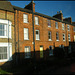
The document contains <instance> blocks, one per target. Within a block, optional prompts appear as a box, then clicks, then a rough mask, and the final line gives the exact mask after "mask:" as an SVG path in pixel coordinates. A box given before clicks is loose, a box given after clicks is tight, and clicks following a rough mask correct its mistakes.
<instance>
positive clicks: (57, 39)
mask: <svg viewBox="0 0 75 75" xmlns="http://www.w3.org/2000/svg"><path fill="white" fill-rule="evenodd" d="M56 41H59V33H58V32H56Z"/></svg>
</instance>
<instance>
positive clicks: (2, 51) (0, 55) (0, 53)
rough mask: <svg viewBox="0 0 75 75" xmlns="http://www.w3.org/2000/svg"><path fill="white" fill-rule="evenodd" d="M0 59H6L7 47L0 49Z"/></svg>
mask: <svg viewBox="0 0 75 75" xmlns="http://www.w3.org/2000/svg"><path fill="white" fill-rule="evenodd" d="M0 59H7V47H0Z"/></svg>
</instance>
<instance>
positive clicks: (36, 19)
mask: <svg viewBox="0 0 75 75" xmlns="http://www.w3.org/2000/svg"><path fill="white" fill-rule="evenodd" d="M35 24H36V25H38V24H39V20H38V17H35Z"/></svg>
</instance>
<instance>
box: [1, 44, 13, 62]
mask: <svg viewBox="0 0 75 75" xmlns="http://www.w3.org/2000/svg"><path fill="white" fill-rule="evenodd" d="M8 44H9V46H8ZM0 47H7V59H1V60H0V62H6V61H11V60H12V43H0ZM8 47H10V50H8Z"/></svg>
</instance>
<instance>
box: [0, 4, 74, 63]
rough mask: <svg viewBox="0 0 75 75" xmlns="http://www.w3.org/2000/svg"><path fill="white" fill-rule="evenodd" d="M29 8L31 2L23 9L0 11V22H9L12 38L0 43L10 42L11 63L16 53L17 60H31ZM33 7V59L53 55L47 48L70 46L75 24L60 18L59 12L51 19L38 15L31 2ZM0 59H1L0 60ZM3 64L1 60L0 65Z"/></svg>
mask: <svg viewBox="0 0 75 75" xmlns="http://www.w3.org/2000/svg"><path fill="white" fill-rule="evenodd" d="M29 6H31V3H30V4H29V5H27V6H26V7H25V8H20V7H16V6H13V5H12V9H13V11H11V12H10V11H9V10H5V9H3V10H0V13H1V15H0V19H5V20H10V21H11V22H12V27H11V29H12V31H11V36H12V39H9V40H7V39H6V38H0V42H1V43H3V42H11V43H12V60H13V59H14V58H16V59H17V56H16V55H15V56H14V54H15V53H19V58H20V60H22V59H27V58H33V53H34V49H33V44H34V42H33V25H32V9H31V7H29ZM33 8H34V10H33V11H34V36H35V52H36V59H40V58H45V57H49V56H53V53H52V54H51V53H50V49H51V50H53V49H54V47H61V45H63V47H66V46H69V42H74V41H75V40H74V39H75V28H74V27H75V25H74V23H72V20H71V17H70V19H69V20H68V21H67V19H63V14H62V12H59V13H58V14H56V15H57V16H56V15H55V16H53V17H50V16H47V15H44V14H41V13H37V12H35V3H33ZM10 9H11V8H10ZM9 35H10V34H9ZM46 51H48V52H46ZM1 59H3V58H1V57H0V60H1ZM3 62H6V61H3ZM3 62H2V61H1V63H3ZM1 63H0V64H1Z"/></svg>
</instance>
